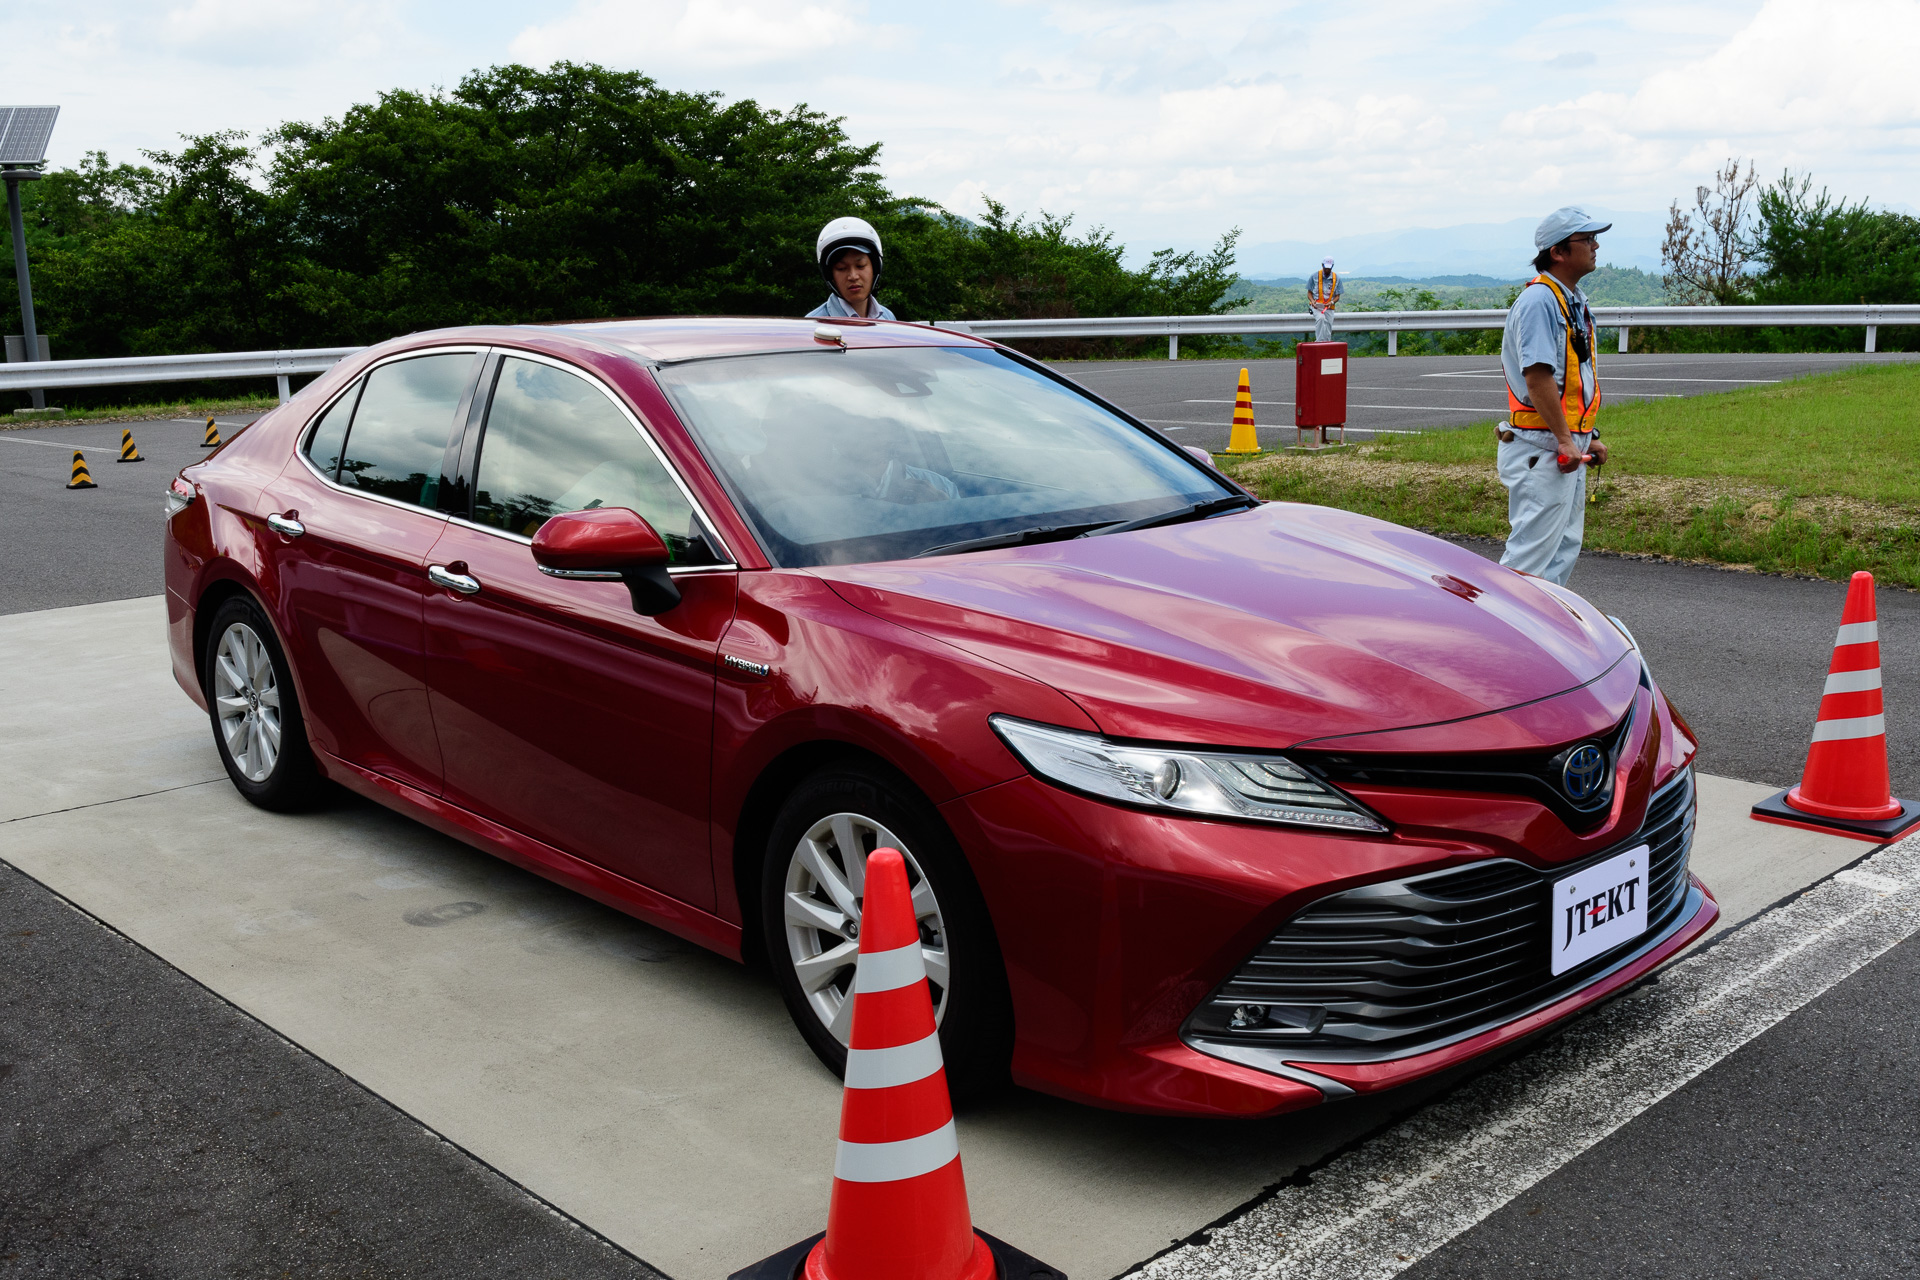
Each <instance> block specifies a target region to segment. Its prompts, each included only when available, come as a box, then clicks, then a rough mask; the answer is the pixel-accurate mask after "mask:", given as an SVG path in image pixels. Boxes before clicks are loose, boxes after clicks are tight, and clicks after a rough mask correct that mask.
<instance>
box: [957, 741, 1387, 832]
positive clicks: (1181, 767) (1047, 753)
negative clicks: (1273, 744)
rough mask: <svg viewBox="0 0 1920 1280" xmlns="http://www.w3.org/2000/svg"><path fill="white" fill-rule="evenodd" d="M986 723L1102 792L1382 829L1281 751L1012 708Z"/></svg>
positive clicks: (1043, 768) (1234, 814) (1041, 771)
mask: <svg viewBox="0 0 1920 1280" xmlns="http://www.w3.org/2000/svg"><path fill="white" fill-rule="evenodd" d="M988 723H990V724H992V725H993V728H994V732H996V733H998V734H999V735H1000V738H1001V740H1002V741H1004V742H1005V743H1006V744H1007V745H1008V746H1009V747H1011V748H1012V749H1013V753H1014V754H1015V755H1017V756H1019V757H1020V759H1021V760H1022V761H1023V762H1024V763H1025V764H1026V766H1027V768H1029V769H1031V770H1033V772H1034V773H1035V774H1036V775H1038V776H1039V777H1042V778H1045V779H1046V780H1048V781H1049V782H1057V783H1059V784H1060V785H1061V786H1063V787H1071V788H1073V789H1074V790H1075V791H1084V792H1087V793H1088V794H1089V795H1096V796H1100V797H1103V798H1104V799H1108V800H1118V801H1121V802H1122V803H1124V804H1137V805H1145V806H1147V807H1149V808H1154V809H1174V810H1179V811H1181V812H1184V813H1203V814H1208V815H1210V816H1213V817H1221V818H1251V819H1254V820H1256V821H1259V822H1283V823H1287V824H1289V825H1293V826H1303V827H1327V828H1332V829H1334V830H1338V831H1374V832H1382V831H1385V830H1386V829H1387V828H1386V827H1385V825H1383V824H1382V823H1381V822H1380V821H1379V820H1378V819H1376V818H1375V817H1373V815H1371V814H1369V813H1367V812H1365V811H1364V810H1362V809H1360V808H1359V807H1358V806H1357V805H1355V804H1354V803H1353V801H1351V800H1349V799H1347V797H1345V796H1343V795H1341V794H1340V793H1339V792H1338V791H1335V790H1334V789H1333V788H1332V787H1329V786H1327V785H1325V784H1324V783H1321V782H1319V781H1316V780H1315V779H1314V778H1313V777H1312V776H1311V775H1309V774H1308V773H1307V772H1306V770H1304V769H1302V768H1300V767H1299V766H1298V765H1296V764H1294V763H1293V762H1292V761H1290V760H1288V759H1286V758H1284V757H1282V756H1278V755H1239V754H1232V755H1230V754H1226V753H1223V752H1214V751H1184V750H1181V749H1179V748H1176V747H1150V746H1133V745H1122V744H1120V743H1117V742H1109V741H1108V740H1107V739H1105V738H1102V737H1100V736H1099V735H1098V734H1092V733H1078V732H1075V731H1074V730H1071V729H1060V728H1055V727H1054V726H1052V725H1041V724H1033V723H1031V722H1029V721H1026V720H1015V719H1013V718H1012V717H1011V716H992V717H989V720H988Z"/></svg>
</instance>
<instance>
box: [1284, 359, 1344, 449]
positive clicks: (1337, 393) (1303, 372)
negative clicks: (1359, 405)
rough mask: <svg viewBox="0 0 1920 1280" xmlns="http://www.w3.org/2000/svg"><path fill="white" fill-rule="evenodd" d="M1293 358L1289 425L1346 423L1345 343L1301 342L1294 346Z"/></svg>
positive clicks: (1305, 426) (1339, 424)
mask: <svg viewBox="0 0 1920 1280" xmlns="http://www.w3.org/2000/svg"><path fill="white" fill-rule="evenodd" d="M1293 358H1294V374H1293V425H1294V426H1296V427H1300V428H1302V429H1305V428H1307V427H1339V426H1344V425H1346V421H1347V344H1346V343H1344V342H1303V343H1301V344H1300V345H1299V346H1297V347H1295V348H1294V357H1293ZM1343 434H1344V433H1343Z"/></svg>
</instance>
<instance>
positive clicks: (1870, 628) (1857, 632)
mask: <svg viewBox="0 0 1920 1280" xmlns="http://www.w3.org/2000/svg"><path fill="white" fill-rule="evenodd" d="M1879 639H1880V624H1879V623H1878V622H1848V623H1844V624H1842V625H1841V627H1840V634H1839V635H1837V636H1835V637H1834V638H1833V647H1834V648H1836V649H1838V648H1839V647H1840V646H1841V645H1843V644H1869V643H1874V642H1877V641H1878V640H1879Z"/></svg>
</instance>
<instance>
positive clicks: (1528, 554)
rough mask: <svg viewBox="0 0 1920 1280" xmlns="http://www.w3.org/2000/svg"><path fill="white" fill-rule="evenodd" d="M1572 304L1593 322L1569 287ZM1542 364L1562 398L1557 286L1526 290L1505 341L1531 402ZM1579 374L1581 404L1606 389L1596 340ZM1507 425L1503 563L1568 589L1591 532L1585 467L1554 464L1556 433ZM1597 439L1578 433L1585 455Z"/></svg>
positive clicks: (1581, 320)
mask: <svg viewBox="0 0 1920 1280" xmlns="http://www.w3.org/2000/svg"><path fill="white" fill-rule="evenodd" d="M1563 287H1564V286H1563ZM1567 305H1568V307H1569V308H1570V310H1571V311H1572V313H1573V316H1574V319H1575V322H1576V323H1578V324H1579V325H1580V326H1581V327H1582V328H1583V329H1585V328H1589V327H1590V326H1591V325H1592V322H1593V315H1592V312H1591V311H1589V310H1588V309H1587V299H1586V295H1585V294H1583V293H1581V292H1580V290H1579V289H1577V288H1574V289H1568V290H1567ZM1576 358H1577V357H1576ZM1536 364H1544V365H1551V366H1552V368H1553V381H1554V385H1555V386H1556V387H1558V388H1559V389H1560V392H1561V394H1562V395H1563V396H1564V395H1565V393H1566V386H1567V322H1566V320H1565V319H1563V318H1562V316H1561V314H1560V304H1559V302H1558V301H1557V300H1556V299H1555V298H1554V296H1553V290H1552V289H1550V288H1548V287H1547V286H1546V285H1543V284H1531V285H1528V286H1527V287H1526V288H1525V289H1523V290H1521V292H1520V296H1519V297H1518V298H1517V299H1515V300H1514V304H1513V307H1512V309H1511V310H1509V311H1508V312H1507V324H1506V331H1505V333H1504V334H1503V335H1502V336H1501V340H1500V367H1501V369H1502V371H1503V372H1504V373H1505V374H1506V381H1507V389H1508V391H1510V392H1511V393H1512V395H1513V396H1514V398H1515V399H1517V400H1519V401H1520V402H1521V403H1522V404H1525V405H1528V406H1529V407H1531V406H1532V404H1533V398H1532V397H1531V396H1530V395H1528V394H1527V380H1526V378H1525V377H1524V376H1523V371H1524V370H1526V369H1527V368H1528V367H1530V366H1532V365H1536ZM1579 374H1580V391H1581V396H1580V399H1581V402H1582V403H1583V404H1584V405H1587V406H1592V405H1593V403H1594V400H1595V398H1596V397H1597V396H1598V395H1599V394H1600V382H1599V374H1598V372H1597V371H1596V370H1595V368H1594V364H1593V360H1592V358H1591V344H1589V358H1588V359H1586V360H1581V361H1580V362H1579ZM1568 425H1569V426H1571V425H1572V423H1571V421H1570V422H1569V424H1568ZM1503 430H1506V431H1508V432H1509V433H1510V434H1511V435H1512V436H1513V439H1512V440H1502V441H1501V442H1500V449H1499V454H1498V467H1499V472H1500V483H1501V484H1503V485H1505V486H1506V487H1507V523H1508V524H1509V525H1510V526H1511V528H1512V532H1510V533H1509V534H1508V535H1507V549H1506V551H1505V552H1504V553H1503V554H1502V555H1501V557H1500V563H1501V564H1504V565H1508V566H1510V567H1512V568H1515V569H1519V570H1520V571H1522V572H1523V573H1531V574H1534V575H1536V576H1538V577H1542V578H1545V579H1547V580H1548V581H1549V582H1555V583H1558V584H1559V585H1561V586H1563V587H1564V586H1565V585H1566V584H1567V579H1568V578H1570V577H1571V576H1572V575H1573V564H1574V561H1575V560H1576V559H1578V558H1579V555H1580V542H1581V539H1582V538H1583V537H1584V536H1585V535H1586V529H1587V469H1586V467H1585V465H1582V466H1580V467H1577V468H1576V469H1574V470H1573V471H1570V472H1567V471H1562V470H1560V466H1559V463H1558V462H1557V461H1556V458H1557V457H1558V455H1559V453H1560V446H1559V444H1558V443H1557V442H1556V441H1555V440H1554V438H1553V432H1551V431H1548V430H1545V429H1544V428H1527V427H1514V426H1513V425H1512V423H1511V422H1509V423H1506V424H1504V425H1503ZM1592 440H1593V433H1592V432H1590V431H1575V432H1574V433H1573V443H1574V447H1575V449H1576V450H1577V451H1579V452H1581V453H1585V452H1586V451H1587V448H1588V446H1589V444H1590V443H1591V442H1592Z"/></svg>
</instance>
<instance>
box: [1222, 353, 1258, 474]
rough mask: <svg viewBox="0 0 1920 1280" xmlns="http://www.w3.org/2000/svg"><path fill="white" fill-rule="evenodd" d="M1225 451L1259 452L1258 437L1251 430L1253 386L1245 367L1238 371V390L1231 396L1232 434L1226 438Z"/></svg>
mask: <svg viewBox="0 0 1920 1280" xmlns="http://www.w3.org/2000/svg"><path fill="white" fill-rule="evenodd" d="M1227 452H1228V453H1258V452H1260V437H1259V436H1257V435H1256V434H1254V430H1253V386H1252V384H1251V383H1249V382H1248V381H1247V371H1246V370H1245V369H1242V370H1241V371H1240V390H1239V391H1238V392H1237V393H1236V394H1235V395H1234V397H1233V434H1232V436H1230V437H1229V438H1228V440H1227Z"/></svg>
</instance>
